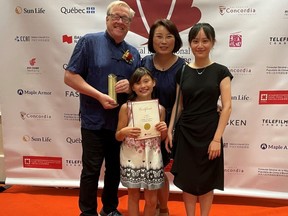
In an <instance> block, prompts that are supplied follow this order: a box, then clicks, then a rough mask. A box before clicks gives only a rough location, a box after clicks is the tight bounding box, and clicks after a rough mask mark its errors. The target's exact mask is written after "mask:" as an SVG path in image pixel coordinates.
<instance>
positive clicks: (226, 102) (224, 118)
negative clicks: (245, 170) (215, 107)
mask: <svg viewBox="0 0 288 216" xmlns="http://www.w3.org/2000/svg"><path fill="white" fill-rule="evenodd" d="M220 93H221V104H222V111H221V114H220V118H219V122H218V126H217V129H216V131H215V134H214V137H213V140H212V141H211V143H210V146H209V149H208V154H209V159H210V160H212V159H214V158H216V157H219V156H220V154H221V137H222V135H223V133H224V130H225V128H226V125H227V123H228V121H229V118H230V114H231V111H232V102H231V79H230V77H226V78H224V79H223V80H222V81H221V83H220Z"/></svg>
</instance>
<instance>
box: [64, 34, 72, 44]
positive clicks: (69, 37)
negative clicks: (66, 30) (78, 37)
mask: <svg viewBox="0 0 288 216" xmlns="http://www.w3.org/2000/svg"><path fill="white" fill-rule="evenodd" d="M62 42H63V43H65V42H66V43H68V44H71V43H72V36H68V35H63V36H62Z"/></svg>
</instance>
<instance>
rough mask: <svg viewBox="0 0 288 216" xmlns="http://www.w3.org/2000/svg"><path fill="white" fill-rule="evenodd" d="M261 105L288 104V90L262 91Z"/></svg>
mask: <svg viewBox="0 0 288 216" xmlns="http://www.w3.org/2000/svg"><path fill="white" fill-rule="evenodd" d="M259 104H260V105H269V104H288V90H274V91H260V92H259Z"/></svg>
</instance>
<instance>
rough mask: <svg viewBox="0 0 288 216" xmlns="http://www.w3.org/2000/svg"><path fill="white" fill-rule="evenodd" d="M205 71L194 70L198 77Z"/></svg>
mask: <svg viewBox="0 0 288 216" xmlns="http://www.w3.org/2000/svg"><path fill="white" fill-rule="evenodd" d="M205 69H206V67H205V68H204V69H203V70H202V71H199V70H198V69H197V68H196V71H197V74H198V75H201V74H203V72H204V71H205Z"/></svg>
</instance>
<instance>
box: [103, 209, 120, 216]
mask: <svg viewBox="0 0 288 216" xmlns="http://www.w3.org/2000/svg"><path fill="white" fill-rule="evenodd" d="M100 216H122V214H121V213H120V212H119V211H118V210H117V209H116V210H115V211H113V212H110V213H109V214H106V213H105V212H104V210H103V209H101V211H100Z"/></svg>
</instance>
